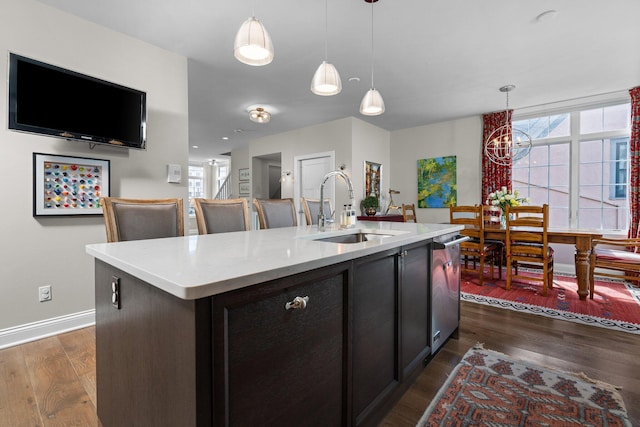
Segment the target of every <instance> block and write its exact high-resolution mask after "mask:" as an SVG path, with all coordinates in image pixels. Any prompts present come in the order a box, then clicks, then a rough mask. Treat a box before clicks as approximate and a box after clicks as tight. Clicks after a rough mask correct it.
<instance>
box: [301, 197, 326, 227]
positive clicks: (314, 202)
mask: <svg viewBox="0 0 640 427" xmlns="http://www.w3.org/2000/svg"><path fill="white" fill-rule="evenodd" d="M300 202H301V203H302V209H303V210H304V217H305V219H306V220H307V225H316V224H318V215H319V214H320V199H306V198H304V197H302V198H301V199H300ZM324 212H325V214H326V216H327V218H329V217H330V216H331V214H332V213H333V209H332V208H331V201H330V200H328V199H326V200H325V201H324Z"/></svg>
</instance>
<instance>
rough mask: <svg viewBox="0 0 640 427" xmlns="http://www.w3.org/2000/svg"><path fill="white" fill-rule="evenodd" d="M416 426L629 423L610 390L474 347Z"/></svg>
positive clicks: (619, 398) (564, 426)
mask: <svg viewBox="0 0 640 427" xmlns="http://www.w3.org/2000/svg"><path fill="white" fill-rule="evenodd" d="M417 426H418V427H435V426H447V427H454V426H495V427H497V426H562V427H571V426H575V427H578V426H580V427H585V426H594V427H595V426H608V427H614V426H615V427H617V426H631V422H630V421H629V417H628V415H627V412H626V409H625V406H624V402H623V400H622V396H620V393H618V392H617V391H616V390H615V388H614V387H613V386H611V385H608V384H605V383H602V382H599V381H593V380H590V379H589V378H586V377H585V376H584V375H580V376H578V375H574V374H569V373H565V372H560V371H555V370H552V369H548V368H543V367H540V366H537V365H534V364H532V363H528V362H523V361H518V360H514V359H512V358H510V357H508V356H506V355H504V354H501V353H498V352H495V351H491V350H485V349H483V348H482V347H481V346H476V347H474V348H472V349H471V350H469V351H468V352H467V353H466V354H465V355H464V357H463V359H462V361H461V362H460V363H459V364H458V365H457V366H456V367H455V368H454V370H453V372H452V373H451V374H450V375H449V378H448V379H447V381H446V382H445V383H444V385H443V386H442V387H441V388H440V390H439V391H438V393H437V394H436V396H435V397H434V398H433V400H432V401H431V404H430V405H429V407H428V408H427V410H426V411H425V413H424V415H423V416H422V418H421V419H420V421H419V422H418V424H417Z"/></svg>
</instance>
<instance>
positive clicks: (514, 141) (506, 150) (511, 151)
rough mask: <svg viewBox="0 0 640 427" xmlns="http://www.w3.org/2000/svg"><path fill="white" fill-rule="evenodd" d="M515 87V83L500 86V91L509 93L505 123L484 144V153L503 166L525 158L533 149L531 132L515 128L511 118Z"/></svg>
mask: <svg viewBox="0 0 640 427" xmlns="http://www.w3.org/2000/svg"><path fill="white" fill-rule="evenodd" d="M515 88H516V87H515V86H514V85H506V86H502V87H501V88H500V92H504V93H506V94H507V109H506V111H505V112H504V117H505V124H504V125H502V126H500V127H499V128H497V129H496V130H494V131H493V132H491V135H489V137H488V138H487V140H486V142H485V145H484V154H485V155H486V156H487V157H488V158H489V160H491V161H492V162H493V163H496V164H498V165H503V166H509V165H512V164H513V162H515V161H517V160H520V159H522V158H524V157H525V156H527V155H528V154H529V152H530V151H531V137H530V136H529V134H527V133H526V132H524V131H521V130H520V129H513V127H512V126H511V122H510V120H509V92H511V91H512V90H514V89H515Z"/></svg>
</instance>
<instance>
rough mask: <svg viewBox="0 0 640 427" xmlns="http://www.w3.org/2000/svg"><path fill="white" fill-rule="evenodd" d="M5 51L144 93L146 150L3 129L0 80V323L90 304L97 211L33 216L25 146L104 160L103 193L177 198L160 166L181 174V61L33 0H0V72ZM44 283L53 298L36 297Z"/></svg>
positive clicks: (184, 155) (100, 226)
mask: <svg viewBox="0 0 640 427" xmlns="http://www.w3.org/2000/svg"><path fill="white" fill-rule="evenodd" d="M9 51H11V52H15V53H18V54H21V55H24V56H27V57H30V58H34V59H37V60H40V61H43V62H47V63H51V64H54V65H58V66H61V67H64V68H67V69H71V70H74V71H78V72H81V73H84V74H88V75H91V76H95V77H99V78H102V79H105V80H108V81H112V82H115V83H118V84H121V85H124V86H129V87H133V88H135V89H139V90H143V91H145V92H147V103H148V105H147V108H148V111H147V120H148V121H147V146H148V149H147V150H146V151H137V150H126V149H115V148H109V147H96V148H95V149H94V150H90V149H89V146H88V144H85V143H82V142H69V141H64V140H60V139H56V138H52V137H46V136H40V135H32V134H27V133H18V132H14V131H9V130H8V129H7V103H8V102H7V85H6V84H3V85H0V100H1V102H0V117H1V120H2V128H1V129H0V159H2V175H3V177H4V179H3V182H4V185H3V188H2V201H3V207H2V214H1V219H2V220H1V221H0V236H2V244H1V245H0V289H2V297H1V298H0V330H2V329H6V328H12V327H15V326H17V325H24V324H27V323H31V322H41V321H44V320H46V319H51V318H55V317H58V316H64V315H68V314H72V313H78V312H83V311H87V310H92V309H93V308H94V290H93V287H94V284H93V283H94V277H93V259H92V258H91V257H89V256H88V255H86V254H85V245H86V244H88V243H95V242H104V241H106V236H105V229H104V222H103V219H102V217H101V216H96V217H90V216H70V217H55V218H53V217H37V218H35V217H33V216H32V154H33V153H34V152H40V153H47V154H64V155H72V156H82V157H91V158H99V159H109V160H111V195H113V196H122V197H146V198H153V197H183V198H185V199H186V198H187V180H186V179H183V183H182V184H168V183H167V182H166V165H167V164H168V163H177V164H180V165H182V168H183V177H186V175H187V163H188V161H187V159H188V122H187V116H188V108H187V105H188V103H187V61H186V58H184V57H181V56H179V55H176V54H173V53H169V52H167V51H164V50H162V49H159V48H157V47H154V46H151V45H149V44H146V43H143V42H141V41H139V40H136V39H133V38H131V37H128V36H125V35H122V34H119V33H116V32H114V31H111V30H107V29H105V28H102V27H99V26H97V25H95V24H92V23H90V22H88V21H85V20H82V19H80V18H77V17H74V16H71V15H68V14H66V13H64V12H61V11H59V10H56V9H53V8H50V7H48V6H45V5H43V4H42V3H39V2H36V1H33V0H2V13H0V80H2V81H5V82H6V81H7V60H8V52H9ZM42 285H52V287H53V292H52V294H53V300H52V301H50V302H46V303H40V302H38V287H39V286H42Z"/></svg>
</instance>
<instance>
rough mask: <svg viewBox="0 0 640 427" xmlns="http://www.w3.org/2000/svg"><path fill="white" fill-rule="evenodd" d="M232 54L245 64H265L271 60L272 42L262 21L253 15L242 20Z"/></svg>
mask: <svg viewBox="0 0 640 427" xmlns="http://www.w3.org/2000/svg"><path fill="white" fill-rule="evenodd" d="M233 56H235V57H236V59H237V60H238V61H240V62H242V63H244V64H247V65H254V66H260V65H267V64H269V63H270V62H271V61H273V43H272V42H271V37H269V33H268V32H267V30H266V28H264V25H262V22H260V20H258V19H257V18H256V17H255V16H252V17H251V18H249V19H247V20H246V21H244V23H243V24H242V26H241V27H240V30H238V34H236V40H235V43H234V45H233Z"/></svg>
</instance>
